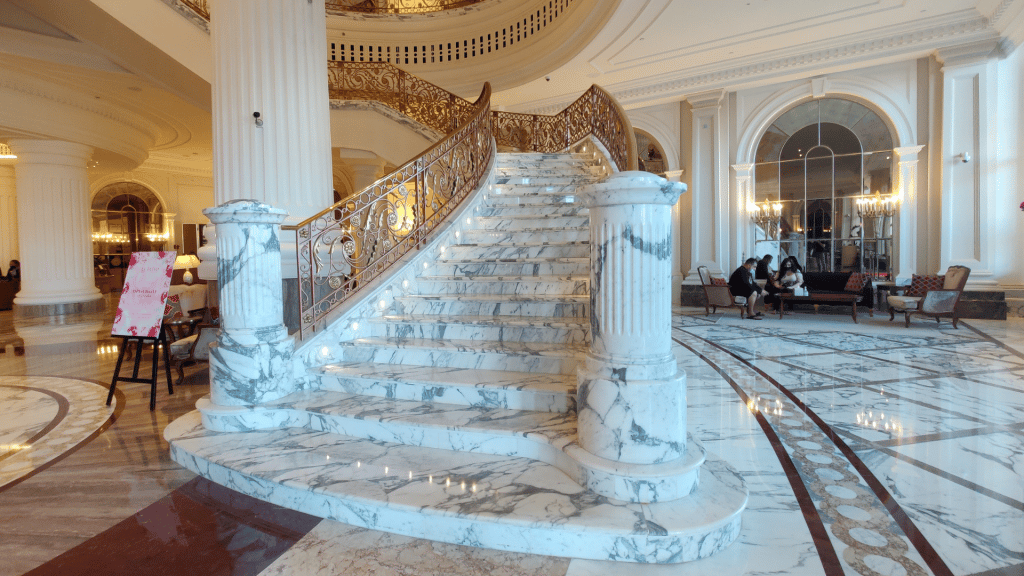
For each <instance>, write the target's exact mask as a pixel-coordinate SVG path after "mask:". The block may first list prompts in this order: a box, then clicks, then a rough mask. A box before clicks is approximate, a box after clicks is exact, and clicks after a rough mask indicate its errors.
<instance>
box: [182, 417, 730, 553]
mask: <svg viewBox="0 0 1024 576" xmlns="http://www.w3.org/2000/svg"><path fill="white" fill-rule="evenodd" d="M164 437H165V438H166V439H167V440H168V442H170V445H171V456H172V458H173V459H174V460H175V461H176V462H178V463H179V464H181V465H183V466H185V467H186V468H189V469H190V470H192V471H194V472H195V473H197V474H200V475H202V476H204V477H206V478H208V479H210V480H213V481H214V482H217V483H220V484H223V485H225V486H228V487H230V488H232V489H234V490H237V491H240V492H242V493H245V494H248V495H251V496H254V497H257V498H260V499H262V500H266V501H268V502H272V503H274V504H278V505H281V506H285V507H287V508H291V509H294V510H299V511H302V512H306V513H309V514H314V515H317V516H320V517H323V518H331V519H334V520H338V521H340V522H345V523H348V524H352V525H356V526H363V527H367V528H372V529H375V530H383V531H386V532H393V533H396V534H403V535H407V536H414V537H418V538H426V539H430V540H437V541H442V542H450V543H455V544H462V545H468V546H476V547H484V548H494V549H499V550H508V551H516V552H527V553H531V554H545V555H551V556H562V557H569V558H584V559H592V560H613V561H621V562H642V563H666V564H668V563H679V562H687V561H691V560H697V559H699V558H704V557H707V556H710V555H712V554H714V553H715V552H718V551H719V550H722V549H723V548H725V547H726V546H728V545H729V544H730V543H731V542H732V541H733V540H735V539H736V537H737V535H738V534H739V529H740V518H741V516H740V515H741V512H742V511H743V509H744V507H745V506H746V502H747V491H746V487H745V486H744V484H743V480H742V478H740V476H739V475H738V474H737V473H736V471H735V470H733V469H732V468H730V467H729V465H728V464H727V463H725V462H724V461H723V460H721V459H718V458H717V457H715V456H713V455H708V458H707V461H706V462H705V464H704V466H703V467H702V474H701V483H700V485H699V487H698V488H697V489H696V490H695V491H694V492H693V493H692V494H691V495H690V496H689V497H688V498H683V499H680V500H675V501H672V502H663V503H655V504H638V503H626V502H619V501H615V500H611V499H609V498H605V497H602V496H598V495H596V494H594V493H593V492H590V491H587V490H585V489H583V488H582V487H580V486H579V485H578V484H576V483H575V482H573V481H572V480H571V479H570V478H569V477H568V476H566V475H565V474H564V473H562V472H561V471H560V470H558V469H556V468H555V467H553V466H551V465H548V464H545V463H543V462H538V461H535V460H529V459H526V458H520V457H510V456H498V455H489V454H479V453H470V452H453V451H450V450H440V449H436V448H423V447H418V446H406V445H402V444H394V443H389V442H381V441H372V440H366V439H362V438H353V437H348V436H341V435H338V434H330V433H324V432H319V431H313V430H305V429H297V428H280V429H273V430H255V431H249V432H212V431H209V430H206V429H205V428H203V425H202V421H201V416H200V414H199V412H191V413H189V414H187V415H185V416H183V417H182V418H179V419H178V420H176V421H174V422H173V423H171V425H170V426H168V427H167V428H166V429H165V431H164Z"/></svg>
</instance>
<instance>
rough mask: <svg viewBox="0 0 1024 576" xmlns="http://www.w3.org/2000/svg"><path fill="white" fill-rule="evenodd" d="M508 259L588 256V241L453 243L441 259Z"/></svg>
mask: <svg viewBox="0 0 1024 576" xmlns="http://www.w3.org/2000/svg"><path fill="white" fill-rule="evenodd" d="M449 258H451V259H453V260H465V259H467V258H477V259H483V260H508V259H510V258H590V241H589V239H588V240H587V241H586V242H536V241H535V242H524V243H522V244H516V243H512V242H494V243H490V244H485V243H479V244H455V245H452V246H448V247H447V248H446V249H445V251H444V254H443V255H442V258H441V260H442V261H444V260H447V259H449Z"/></svg>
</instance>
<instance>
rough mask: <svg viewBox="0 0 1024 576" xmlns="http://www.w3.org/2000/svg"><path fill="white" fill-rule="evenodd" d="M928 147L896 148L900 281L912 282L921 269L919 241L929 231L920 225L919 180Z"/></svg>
mask: <svg viewBox="0 0 1024 576" xmlns="http://www.w3.org/2000/svg"><path fill="white" fill-rule="evenodd" d="M921 150H924V146H904V147H901V148H896V149H894V150H893V153H894V156H895V157H894V158H893V163H894V164H895V165H896V171H895V175H896V188H895V189H896V192H897V194H898V195H899V198H900V215H899V218H897V219H896V230H895V231H894V236H895V237H896V246H895V251H896V254H897V260H896V283H897V284H909V283H910V280H911V277H912V276H913V275H914V274H917V273H919V272H918V271H917V242H918V241H919V238H921V237H922V232H923V231H925V230H924V229H923V228H922V227H921V226H919V225H918V218H919V203H920V192H919V189H918V181H917V163H918V154H919V153H920V152H921Z"/></svg>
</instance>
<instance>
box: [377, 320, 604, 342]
mask: <svg viewBox="0 0 1024 576" xmlns="http://www.w3.org/2000/svg"><path fill="white" fill-rule="evenodd" d="M366 325H367V328H368V329H369V334H368V335H369V336H374V337H378V338H426V339H441V338H453V339H455V340H494V341H498V342H565V343H568V344H586V343H588V342H590V324H589V322H588V321H587V320H586V319H583V318H543V317H531V316H525V317H517V316H384V317H382V318H374V319H371V320H369V321H368V322H367V324H366Z"/></svg>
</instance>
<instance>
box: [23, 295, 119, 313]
mask: <svg viewBox="0 0 1024 576" xmlns="http://www.w3.org/2000/svg"><path fill="white" fill-rule="evenodd" d="M106 307H107V301H106V300H105V299H104V298H103V296H102V295H97V297H96V298H95V299H93V300H86V301H84V302H56V303H53V304H19V303H17V302H15V303H14V306H13V310H14V317H15V318H42V317H45V316H64V315H66V314H85V313H89V312H102V311H103V310H104V309H106Z"/></svg>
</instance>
